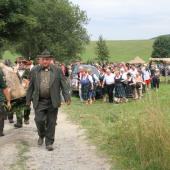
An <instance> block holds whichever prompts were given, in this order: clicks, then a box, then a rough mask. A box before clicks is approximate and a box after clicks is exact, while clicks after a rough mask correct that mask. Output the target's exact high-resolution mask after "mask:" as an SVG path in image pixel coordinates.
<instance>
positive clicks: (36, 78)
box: [26, 50, 71, 151]
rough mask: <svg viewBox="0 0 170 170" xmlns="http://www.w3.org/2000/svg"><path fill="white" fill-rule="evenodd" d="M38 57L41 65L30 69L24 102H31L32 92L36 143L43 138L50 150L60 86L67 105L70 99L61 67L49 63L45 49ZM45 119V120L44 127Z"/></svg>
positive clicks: (47, 52)
mask: <svg viewBox="0 0 170 170" xmlns="http://www.w3.org/2000/svg"><path fill="white" fill-rule="evenodd" d="M39 57H40V58H41V66H37V67H36V68H34V69H32V71H31V80H30V83H29V87H28V91H27V95H26V102H27V105H30V104H31V98H32V94H33V93H34V98H33V108H34V109H35V123H36V125H37V129H38V135H39V139H38V145H42V144H43V141H44V138H45V144H46V149H47V150H48V151H51V150H53V146H52V145H53V143H54V136H55V125H56V120H57V113H58V108H59V107H60V105H61V99H60V88H61V89H62V91H63V96H64V99H65V101H66V103H67V105H70V103H71V100H70V95H69V90H68V85H67V82H66V79H65V76H64V74H63V72H62V69H61V68H60V67H57V66H55V65H50V62H51V60H52V55H51V53H50V52H49V51H48V50H45V51H44V52H43V53H42V54H41V55H40V56H39ZM45 121H47V123H46V129H45Z"/></svg>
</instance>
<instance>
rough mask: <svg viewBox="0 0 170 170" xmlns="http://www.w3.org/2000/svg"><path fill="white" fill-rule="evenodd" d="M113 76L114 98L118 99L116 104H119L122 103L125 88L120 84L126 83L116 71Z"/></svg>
mask: <svg viewBox="0 0 170 170" xmlns="http://www.w3.org/2000/svg"><path fill="white" fill-rule="evenodd" d="M115 75H116V76H115V97H116V98H118V100H117V102H116V103H117V104H119V102H120V103H122V102H123V98H124V97H125V88H124V86H123V84H122V82H124V81H126V79H124V80H123V79H122V76H121V75H120V72H119V71H116V72H115Z"/></svg>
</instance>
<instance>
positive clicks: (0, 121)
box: [0, 101, 4, 133]
mask: <svg viewBox="0 0 170 170" xmlns="http://www.w3.org/2000/svg"><path fill="white" fill-rule="evenodd" d="M3 103H4V101H2V102H0V133H2V132H3V129H4V106H3Z"/></svg>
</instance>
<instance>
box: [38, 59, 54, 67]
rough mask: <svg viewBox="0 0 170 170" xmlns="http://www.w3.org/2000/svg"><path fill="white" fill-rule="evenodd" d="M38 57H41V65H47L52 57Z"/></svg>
mask: <svg viewBox="0 0 170 170" xmlns="http://www.w3.org/2000/svg"><path fill="white" fill-rule="evenodd" d="M40 59H41V65H43V66H44V67H48V66H49V65H50V63H51V60H52V58H48V57H42V58H40Z"/></svg>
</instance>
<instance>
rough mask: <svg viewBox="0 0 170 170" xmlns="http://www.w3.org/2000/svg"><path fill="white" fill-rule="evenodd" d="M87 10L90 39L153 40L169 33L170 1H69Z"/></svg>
mask: <svg viewBox="0 0 170 170" xmlns="http://www.w3.org/2000/svg"><path fill="white" fill-rule="evenodd" d="M70 1H71V2H72V3H73V4H75V5H79V7H80V9H81V10H85V11H86V12H87V16H88V18H90V21H89V24H88V25H87V26H85V27H86V28H87V31H88V34H90V35H92V36H91V40H92V41H95V40H98V37H99V36H100V35H102V36H103V38H104V39H106V40H139V39H150V38H153V37H157V36H159V35H165V34H170V8H169V7H170V0H70Z"/></svg>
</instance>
